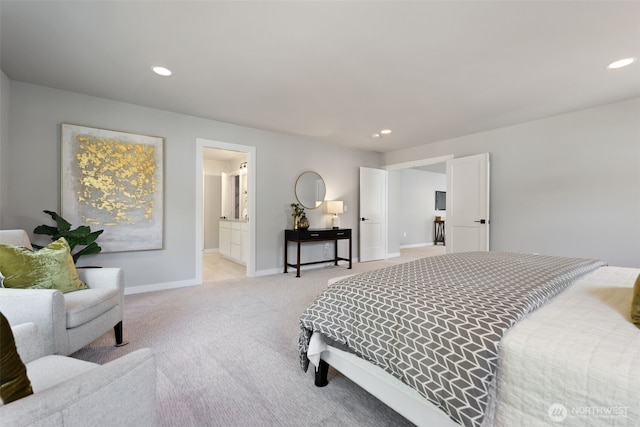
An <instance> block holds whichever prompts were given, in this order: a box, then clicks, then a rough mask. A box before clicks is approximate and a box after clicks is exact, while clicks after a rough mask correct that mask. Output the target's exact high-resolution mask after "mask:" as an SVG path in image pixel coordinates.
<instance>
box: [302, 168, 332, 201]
mask: <svg viewBox="0 0 640 427" xmlns="http://www.w3.org/2000/svg"><path fill="white" fill-rule="evenodd" d="M295 190H296V199H298V203H300V204H301V205H302V206H303V207H304V208H305V209H315V208H318V207H320V205H322V202H324V196H325V194H326V192H327V189H326V187H325V186H324V180H323V179H322V177H321V176H320V175H318V174H317V173H315V172H312V171H306V172H302V173H301V174H300V176H299V177H298V179H297V180H296V188H295Z"/></svg>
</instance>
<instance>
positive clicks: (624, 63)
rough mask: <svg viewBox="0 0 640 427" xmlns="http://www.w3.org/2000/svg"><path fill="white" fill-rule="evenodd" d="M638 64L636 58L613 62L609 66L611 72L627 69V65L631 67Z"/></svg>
mask: <svg viewBox="0 0 640 427" xmlns="http://www.w3.org/2000/svg"><path fill="white" fill-rule="evenodd" d="M634 62H636V58H624V59H620V60H618V61H615V62H612V63H611V64H609V65H608V66H607V68H609V69H610V70H614V69H616V68H622V67H626V66H627V65H631V64H633V63H634Z"/></svg>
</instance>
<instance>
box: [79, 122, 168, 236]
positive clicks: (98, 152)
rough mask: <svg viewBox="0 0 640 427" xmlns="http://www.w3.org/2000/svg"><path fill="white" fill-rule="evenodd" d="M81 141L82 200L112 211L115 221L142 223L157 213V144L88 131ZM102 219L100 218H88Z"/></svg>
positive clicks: (80, 136) (110, 212)
mask: <svg viewBox="0 0 640 427" xmlns="http://www.w3.org/2000/svg"><path fill="white" fill-rule="evenodd" d="M76 139H77V141H78V153H77V154H76V159H77V160H78V168H79V169H80V191H78V201H79V202H80V203H86V204H89V205H91V206H93V207H94V208H95V209H96V210H98V211H106V212H108V213H109V214H110V217H111V218H112V219H113V221H114V223H121V222H123V221H124V222H129V223H132V224H136V223H139V222H140V221H141V220H142V219H144V220H146V221H148V220H150V219H151V218H152V216H153V196H154V193H155V188H156V181H155V170H156V164H155V157H154V150H155V149H154V147H153V146H149V145H144V144H131V143H125V144H122V143H118V142H117V141H114V140H113V139H97V138H93V137H91V136H87V135H79V136H77V137H76ZM85 221H86V222H93V223H94V224H96V223H97V222H98V219H97V218H85Z"/></svg>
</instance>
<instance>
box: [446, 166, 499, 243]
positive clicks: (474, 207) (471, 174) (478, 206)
mask: <svg viewBox="0 0 640 427" xmlns="http://www.w3.org/2000/svg"><path fill="white" fill-rule="evenodd" d="M445 236H446V244H447V253H453V252H467V251H488V250H489V153H483V154H477V155H474V156H468V157H460V158H456V159H450V160H447V216H446V221H445Z"/></svg>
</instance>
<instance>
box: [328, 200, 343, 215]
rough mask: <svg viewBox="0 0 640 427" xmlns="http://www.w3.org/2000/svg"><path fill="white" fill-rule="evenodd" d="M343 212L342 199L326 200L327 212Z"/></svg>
mask: <svg viewBox="0 0 640 427" xmlns="http://www.w3.org/2000/svg"><path fill="white" fill-rule="evenodd" d="M343 212H344V203H342V200H330V201H327V213H330V214H339V213H343Z"/></svg>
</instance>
